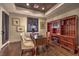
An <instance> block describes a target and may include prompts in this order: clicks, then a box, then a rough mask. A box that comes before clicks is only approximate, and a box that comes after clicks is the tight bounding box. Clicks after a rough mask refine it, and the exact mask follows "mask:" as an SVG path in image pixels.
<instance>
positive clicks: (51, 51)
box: [37, 44, 78, 56]
mask: <svg viewBox="0 0 79 59" xmlns="http://www.w3.org/2000/svg"><path fill="white" fill-rule="evenodd" d="M37 56H78V54H72V53H71V52H70V51H68V50H66V49H64V48H61V47H60V46H58V45H55V44H53V45H52V46H51V45H50V46H49V47H48V49H46V50H45V51H42V52H40V53H39V55H37Z"/></svg>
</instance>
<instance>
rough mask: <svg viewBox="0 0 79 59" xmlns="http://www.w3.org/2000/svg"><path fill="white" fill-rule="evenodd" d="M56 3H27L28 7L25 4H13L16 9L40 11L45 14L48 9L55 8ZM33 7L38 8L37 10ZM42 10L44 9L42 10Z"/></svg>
mask: <svg viewBox="0 0 79 59" xmlns="http://www.w3.org/2000/svg"><path fill="white" fill-rule="evenodd" d="M56 4H57V3H29V6H27V5H26V3H15V6H16V7H22V8H26V9H30V10H35V11H40V12H47V11H48V10H49V9H50V8H52V7H53V6H55V5H56ZM34 5H36V6H39V7H38V8H34ZM42 8H45V9H44V10H42Z"/></svg>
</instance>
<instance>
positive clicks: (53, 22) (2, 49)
mask: <svg viewBox="0 0 79 59" xmlns="http://www.w3.org/2000/svg"><path fill="white" fill-rule="evenodd" d="M78 19H79V3H0V24H1V25H0V56H79V26H78V25H79V20H78Z"/></svg>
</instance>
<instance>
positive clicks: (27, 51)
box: [21, 33, 35, 55]
mask: <svg viewBox="0 0 79 59" xmlns="http://www.w3.org/2000/svg"><path fill="white" fill-rule="evenodd" d="M21 48H22V55H23V54H24V55H34V53H35V51H34V50H35V46H34V43H33V41H32V39H31V38H30V36H27V35H26V33H21Z"/></svg>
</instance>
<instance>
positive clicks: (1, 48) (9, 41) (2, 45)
mask: <svg viewBox="0 0 79 59" xmlns="http://www.w3.org/2000/svg"><path fill="white" fill-rule="evenodd" d="M9 42H10V41H7V42H6V43H4V44H3V45H2V46H1V48H0V51H1V49H2V48H3V47H4V46H6V45H7V44H8V43H9Z"/></svg>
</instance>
